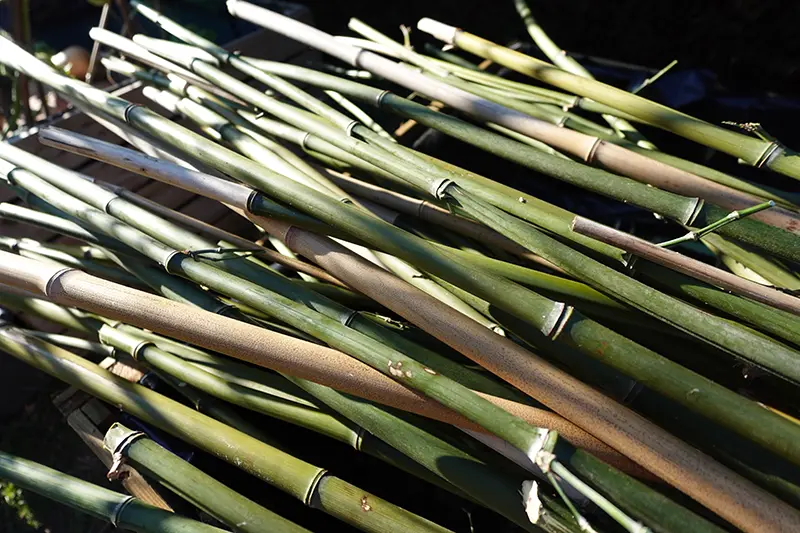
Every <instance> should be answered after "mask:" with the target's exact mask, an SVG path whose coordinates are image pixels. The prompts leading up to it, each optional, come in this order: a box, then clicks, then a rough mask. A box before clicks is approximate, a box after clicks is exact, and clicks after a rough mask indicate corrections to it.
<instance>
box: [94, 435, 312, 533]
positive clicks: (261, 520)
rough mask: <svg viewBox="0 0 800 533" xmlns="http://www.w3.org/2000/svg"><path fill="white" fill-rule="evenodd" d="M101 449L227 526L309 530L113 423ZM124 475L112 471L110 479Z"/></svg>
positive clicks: (255, 532) (252, 532) (256, 531)
mask: <svg viewBox="0 0 800 533" xmlns="http://www.w3.org/2000/svg"><path fill="white" fill-rule="evenodd" d="M103 447H104V448H105V449H106V450H108V451H109V453H111V454H112V455H113V456H114V457H115V458H120V459H119V460H118V463H117V464H119V463H127V464H130V465H132V466H133V467H134V468H136V470H137V471H138V472H139V473H141V474H142V475H144V476H146V477H148V478H150V479H155V480H156V481H158V482H159V483H161V484H162V485H164V486H166V487H167V488H168V489H170V490H171V491H172V492H174V493H176V494H178V495H179V496H180V497H181V498H183V499H185V500H187V501H189V502H190V503H192V504H193V505H194V506H195V507H197V508H199V509H202V510H203V511H205V512H207V513H208V514H210V515H211V516H213V517H214V518H216V519H217V520H219V521H220V522H222V523H223V524H225V525H227V526H228V527H231V528H234V529H235V530H236V531H242V532H245V533H262V532H263V531H267V530H269V531H276V532H278V531H280V532H286V533H301V532H304V531H308V530H307V529H305V528H302V527H300V526H297V525H295V524H293V523H292V522H290V521H288V520H286V519H285V518H282V517H281V516H279V515H277V514H275V513H273V512H272V511H270V510H268V509H265V508H264V507H261V506H260V505H258V504H257V503H255V502H254V501H252V500H249V499H248V498H245V497H244V496H242V495H241V494H239V493H238V492H235V491H234V490H232V489H230V488H229V487H227V486H226V485H224V484H222V483H220V482H219V481H217V480H216V479H214V478H212V477H211V476H209V475H208V474H206V473H204V472H202V471H201V470H200V469H198V468H196V467H195V466H192V465H191V464H189V463H188V462H186V461H184V460H183V459H181V458H180V457H178V456H177V455H174V454H173V453H171V452H169V451H168V450H166V449H164V448H162V447H161V446H159V445H158V444H157V443H155V442H153V441H152V440H150V439H149V438H147V435H145V434H144V433H142V432H140V431H133V430H131V429H128V428H126V427H125V426H123V425H122V424H119V423H115V424H113V425H112V426H111V428H110V429H109V430H108V431H107V432H106V434H105V437H104V438H103ZM121 474H122V475H124V471H120V470H117V471H115V470H114V468H113V467H112V471H111V472H110V473H109V477H111V476H114V477H118V476H120V475H121Z"/></svg>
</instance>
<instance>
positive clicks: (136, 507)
mask: <svg viewBox="0 0 800 533" xmlns="http://www.w3.org/2000/svg"><path fill="white" fill-rule="evenodd" d="M0 337H4V333H3V334H0ZM0 342H2V340H0ZM2 343H3V344H5V343H4V342H2ZM0 478H2V479H6V480H8V481H10V482H12V483H14V484H15V485H17V486H18V487H21V488H23V489H25V490H30V491H32V492H35V493H37V494H40V495H42V496H44V497H45V498H47V499H49V500H53V501H55V502H58V503H61V504H63V505H68V506H69V507H72V508H73V509H76V510H78V511H81V512H83V513H86V514H89V515H92V516H94V517H95V518H99V519H100V520H103V521H106V522H109V523H111V525H112V526H114V527H115V528H116V527H119V528H120V529H125V530H128V531H138V532H140V533H223V532H224V530H223V529H219V528H216V527H214V526H210V525H208V524H203V523H202V522H197V521H195V520H190V519H188V518H184V517H182V516H178V515H176V514H173V513H171V512H169V511H165V510H164V509H160V508H158V507H153V506H152V505H149V504H147V503H144V502H143V501H141V500H139V499H138V498H135V497H133V496H129V495H126V494H120V493H118V492H114V491H112V490H109V489H106V488H103V487H100V486H98V485H94V484H92V483H89V482H88V481H83V480H82V479H78V478H76V477H72V476H70V475H67V474H64V473H63V472H59V471H58V470H54V469H52V468H49V467H46V466H44V465H41V464H39V463H35V462H33V461H29V460H27V459H23V458H22V457H17V456H15V455H11V454H10V453H5V452H0ZM288 523H289V524H291V522H288ZM292 525H293V524H292ZM285 531H301V530H300V529H294V530H292V529H286V530H285Z"/></svg>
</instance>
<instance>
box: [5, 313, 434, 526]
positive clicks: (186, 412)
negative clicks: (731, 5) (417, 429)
mask: <svg viewBox="0 0 800 533" xmlns="http://www.w3.org/2000/svg"><path fill="white" fill-rule="evenodd" d="M0 345H1V346H2V347H3V348H4V349H5V350H6V351H7V352H9V353H11V355H13V356H15V357H17V358H18V359H22V360H23V361H25V362H27V363H28V364H31V365H32V366H34V367H36V368H39V369H41V370H43V371H45V372H47V373H48V374H50V375H52V376H54V377H57V378H59V379H62V380H64V381H66V382H67V383H69V384H71V385H74V386H76V387H78V388H80V389H82V390H85V391H86V392H89V393H90V394H92V395H95V396H97V397H98V398H100V399H102V400H104V401H106V402H108V403H111V404H112V405H117V406H119V407H121V408H122V409H124V410H126V411H127V412H129V413H130V414H133V415H134V416H137V417H138V418H140V419H142V420H143V421H146V422H148V423H150V424H153V425H154V426H156V427H158V428H160V429H162V430H164V431H166V432H167V433H170V434H172V435H175V436H176V437H179V438H181V439H183V440H185V441H187V442H189V443H191V444H193V445H195V446H198V447H199V448H201V449H204V450H206V451H208V452H209V453H212V454H214V455H216V456H217V457H219V458H221V459H223V460H226V461H229V462H231V463H233V464H235V465H236V466H238V467H240V468H245V469H246V470H247V471H248V472H250V473H251V474H254V475H256V476H258V477H259V478H260V479H262V480H264V481H266V482H268V483H270V484H273V485H275V486H276V487H277V488H279V489H280V490H283V491H284V492H287V493H288V494H290V495H292V496H294V497H295V498H297V499H299V500H300V501H301V502H303V503H304V504H305V505H307V506H309V507H312V508H316V509H320V510H324V511H325V512H327V513H328V514H331V515H332V516H334V517H336V518H339V519H341V520H343V521H345V522H347V523H349V524H351V525H353V526H355V527H358V528H360V529H362V530H364V531H369V532H375V533H378V532H380V531H398V532H400V531H404V530H405V531H408V530H409V528H421V529H422V530H424V531H435V532H444V531H448V530H446V529H445V528H442V527H440V526H438V525H436V524H434V523H432V522H430V521H428V520H425V519H424V518H422V517H419V516H417V515H414V514H412V513H409V512H408V511H405V510H404V509H401V508H399V507H397V506H394V505H393V504H391V503H389V502H387V501H384V500H381V499H380V498H378V497H377V496H374V495H372V494H369V493H367V492H366V491H363V490H362V489H359V488H358V487H355V486H353V485H351V484H349V483H347V482H346V481H344V480H341V479H339V478H336V477H334V476H332V475H330V474H329V473H327V471H325V470H324V469H322V468H320V467H317V466H314V465H312V464H309V463H306V462H304V461H302V460H300V459H297V458H295V457H293V456H291V455H289V454H287V453H284V452H282V451H280V450H278V449H277V448H274V447H272V446H269V445H267V444H265V443H263V442H261V441H259V440H256V439H255V438H253V437H250V436H248V435H246V434H244V433H241V432H240V431H237V430H235V429H232V428H230V427H229V426H227V425H225V424H222V423H220V422H217V421H216V420H213V419H211V418H209V417H207V416H205V415H202V414H199V413H197V412H195V411H194V410H193V409H191V408H188V407H186V406H184V405H182V404H180V403H178V402H176V401H174V400H170V399H169V398H166V397H165V396H162V395H160V394H158V393H156V392H154V391H152V390H150V389H148V388H146V387H143V386H141V385H136V384H133V383H130V382H128V381H126V380H124V379H122V378H119V377H117V376H115V375H113V374H111V373H110V372H108V371H106V370H103V369H101V368H100V367H98V366H97V365H94V364H92V363H89V362H87V361H85V360H83V359H82V358H80V357H78V356H76V355H74V354H72V353H70V352H67V351H66V350H63V349H60V348H57V347H56V346H53V345H49V344H46V343H43V342H41V341H38V340H36V339H32V338H26V337H24V336H20V335H19V334H15V333H14V331H12V330H9V329H8V328H6V329H4V330H2V331H0ZM231 450H235V453H233V454H232V453H231ZM353 492H355V493H358V494H364V495H365V496H366V497H367V498H368V499H369V501H370V502H371V503H372V505H373V510H374V511H375V512H373V513H364V512H362V511H361V508H360V505H358V503H357V502H355V501H354V498H352V496H351V494H352V493H353Z"/></svg>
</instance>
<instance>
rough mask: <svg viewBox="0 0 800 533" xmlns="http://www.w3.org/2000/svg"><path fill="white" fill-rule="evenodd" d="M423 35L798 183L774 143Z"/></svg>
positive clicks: (791, 157)
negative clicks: (791, 178)
mask: <svg viewBox="0 0 800 533" xmlns="http://www.w3.org/2000/svg"><path fill="white" fill-rule="evenodd" d="M418 27H419V29H420V30H421V31H424V32H426V33H430V34H431V35H433V36H434V37H436V38H438V39H440V40H442V41H445V42H447V43H449V44H454V45H455V46H458V47H459V48H461V49H463V50H466V51H468V52H471V53H473V54H475V55H478V56H480V57H483V58H487V59H491V60H493V61H494V62H496V63H499V64H501V65H503V66H506V67H508V68H510V69H512V70H516V71H518V72H521V73H523V74H526V75H528V76H531V77H533V78H536V79H538V80H540V81H543V82H545V83H548V84H550V85H553V86H555V87H558V88H560V89H563V90H567V91H569V92H571V93H574V94H577V95H580V96H583V97H588V98H591V99H593V100H595V101H597V102H600V103H602V104H607V105H609V106H611V107H613V108H617V109H622V110H623V111H625V112H626V113H627V114H629V115H632V116H635V117H636V118H637V119H639V120H641V121H642V122H644V123H646V124H650V125H653V126H656V127H659V128H662V129H665V130H667V131H671V132H672V133H675V134H677V135H680V136H682V137H685V138H687V139H689V140H692V141H695V142H697V143H699V144H702V145H704V146H708V147H710V148H714V149H717V150H720V151H722V152H725V153H727V154H729V155H732V156H734V157H738V158H739V159H741V160H742V161H744V162H746V163H747V164H749V165H753V166H755V167H762V166H764V167H766V168H768V169H770V170H773V171H775V172H778V173H781V174H785V175H787V176H790V177H793V178H795V179H800V163H798V159H797V157H798V156H797V155H796V154H795V152H793V151H791V150H788V149H786V148H784V147H783V146H782V145H780V144H779V143H777V142H776V141H766V140H761V139H756V138H754V137H749V136H746V135H743V134H741V133H737V132H734V131H730V130H726V129H724V128H721V127H719V126H715V125H713V124H709V123H708V122H705V121H702V120H699V119H697V118H695V117H692V116H690V115H687V114H685V113H681V112H679V111H676V110H674V109H671V108H669V107H667V106H664V105H661V104H657V103H655V102H653V101H651V100H647V99H645V98H642V97H641V96H636V95H635V94H631V93H629V92H627V91H624V90H622V89H617V88H616V87H612V86H610V85H607V84H605V83H601V82H598V81H596V80H588V79H586V78H583V77H581V76H576V75H575V74H572V73H570V72H567V71H565V70H561V69H559V68H555V67H554V66H553V65H551V64H549V63H546V62H544V61H540V60H538V59H535V58H533V57H530V56H527V55H525V54H522V53H520V52H517V51H515V50H511V49H509V48H506V47H504V46H500V45H497V44H495V43H492V42H490V41H487V40H486V39H482V38H480V37H478V36H477V35H473V34H471V33H468V32H465V31H463V30H460V29H459V28H456V27H454V26H450V25H447V24H443V23H441V22H437V21H435V20H432V19H422V20H420V22H419V24H418Z"/></svg>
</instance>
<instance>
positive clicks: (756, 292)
mask: <svg viewBox="0 0 800 533" xmlns="http://www.w3.org/2000/svg"><path fill="white" fill-rule="evenodd" d="M572 227H573V229H574V230H575V231H577V232H578V233H580V234H581V235H586V236H587V237H592V238H593V239H598V240H601V241H603V242H605V243H608V244H611V245H614V246H617V247H619V248H622V249H623V250H625V251H627V252H630V253H632V254H634V255H636V256H639V257H643V258H645V259H647V260H649V261H652V262H654V263H657V264H659V265H663V266H666V267H668V268H671V269H672V270H677V271H678V272H681V273H683V274H686V275H689V276H692V277H693V278H696V279H699V280H702V281H705V282H707V283H710V284H712V285H716V286H718V287H721V288H723V289H727V290H730V291H732V292H734V293H736V294H740V295H742V296H745V297H747V298H750V299H751V300H755V301H757V302H761V303H764V304H767V305H771V306H772V307H775V308H777V309H782V310H784V311H788V312H790V313H794V314H795V315H800V299H798V298H795V297H793V296H790V295H788V294H786V293H782V292H780V291H777V290H773V289H770V288H768V287H764V286H763V285H759V284H758V283H754V282H752V281H749V280H746V279H743V278H740V277H739V276H737V275H735V274H731V273H730V272H725V271H724V270H720V269H719V268H716V267H714V266H711V265H708V264H706V263H703V262H702V261H698V260H696V259H692V258H691V257H687V256H685V255H682V254H680V253H678V252H676V251H674V250H669V249H667V248H663V247H660V246H656V245H655V244H651V243H649V242H647V241H645V240H644V239H640V238H638V237H635V236H633V235H629V234H626V233H624V232H622V231H618V230H615V229H613V228H609V227H608V226H604V225H602V224H598V223H597V222H593V221H591V220H588V219H585V218H583V217H575V221H574V223H573V226H572Z"/></svg>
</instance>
